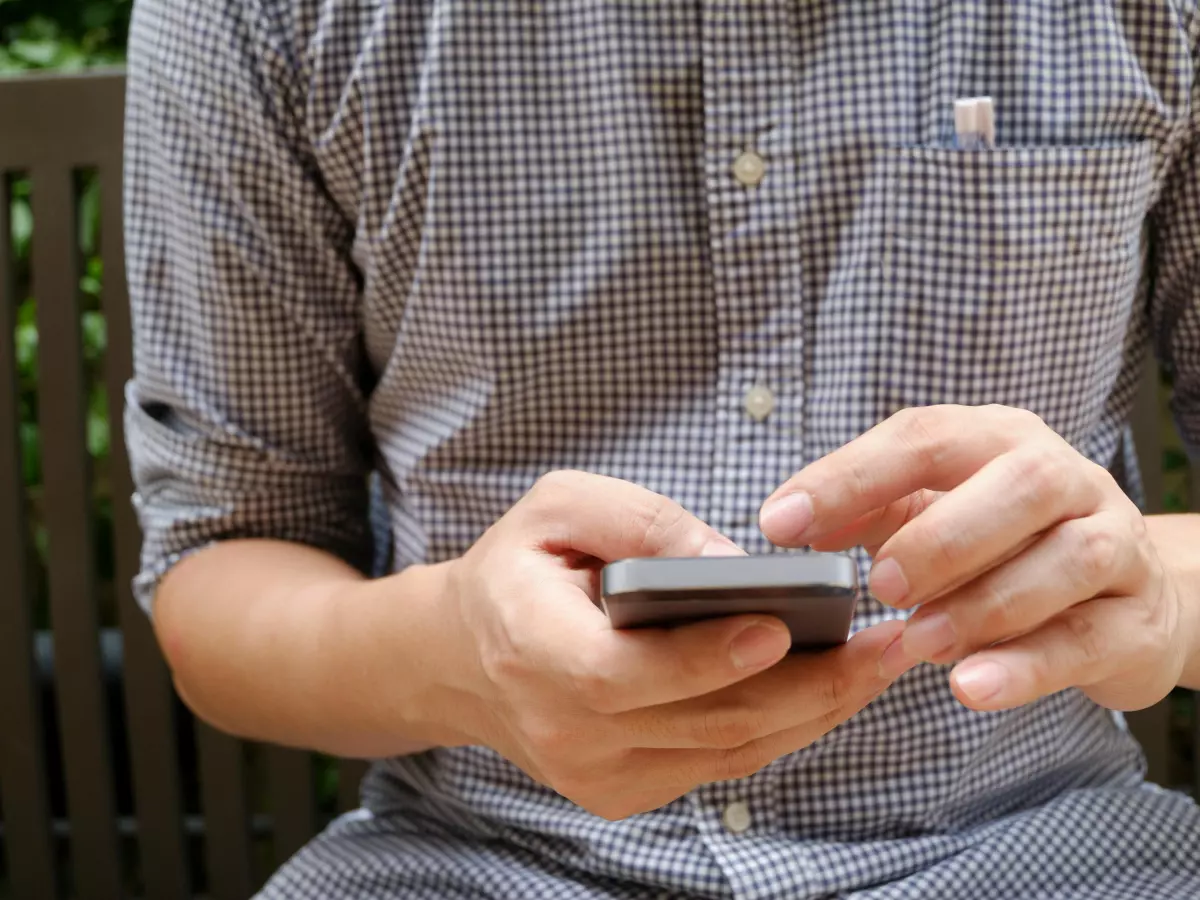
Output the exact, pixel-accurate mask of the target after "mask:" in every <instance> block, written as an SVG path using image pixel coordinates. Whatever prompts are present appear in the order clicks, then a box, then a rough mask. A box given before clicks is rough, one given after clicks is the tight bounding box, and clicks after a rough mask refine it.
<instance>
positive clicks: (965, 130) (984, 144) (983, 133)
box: [954, 97, 996, 150]
mask: <svg viewBox="0 0 1200 900" xmlns="http://www.w3.org/2000/svg"><path fill="white" fill-rule="evenodd" d="M954 136H955V138H956V139H957V142H958V146H959V148H960V149H962V150H991V149H993V148H994V147H995V146H996V108H995V105H994V104H993V103H992V98H991V97H966V98H964V99H962V100H955V101H954Z"/></svg>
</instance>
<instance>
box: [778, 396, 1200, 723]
mask: <svg viewBox="0 0 1200 900" xmlns="http://www.w3.org/2000/svg"><path fill="white" fill-rule="evenodd" d="M761 524H762V529H763V532H764V533H765V534H766V536H767V537H768V538H769V539H770V540H771V541H773V542H774V543H776V544H778V545H781V546H791V547H796V546H801V545H809V546H812V547H813V548H814V549H817V550H843V549H847V548H849V547H853V546H857V545H859V544H861V545H863V546H865V547H866V548H867V550H868V552H870V553H871V555H872V556H873V557H874V565H873V567H872V570H871V576H870V588H871V591H872V593H873V594H874V595H875V596H876V597H877V598H878V599H879V600H880V601H882V602H883V603H886V604H888V605H890V606H893V607H897V608H901V609H908V608H913V607H917V609H916V612H914V613H913V615H912V617H911V619H910V620H909V623H908V626H907V628H906V630H905V633H904V642H905V649H906V650H908V651H909V652H910V653H911V654H912V655H913V656H914V657H917V658H919V659H923V660H927V661H930V662H936V663H950V662H957V665H956V666H955V667H954V670H953V672H952V674H951V684H952V686H953V689H954V692H955V694H956V696H957V697H958V698H959V700H961V701H962V702H963V703H964V704H966V705H967V706H970V707H972V708H975V709H980V710H994V709H1006V708H1010V707H1014V706H1018V705H1021V704H1023V703H1028V702H1030V701H1031V700H1034V699H1036V698H1038V697H1041V696H1044V695H1047V694H1051V693H1054V692H1056V691H1060V690H1063V689H1064V688H1069V687H1080V688H1082V689H1083V690H1084V692H1086V693H1087V694H1088V696H1090V697H1091V698H1092V699H1094V700H1095V701H1096V702H1098V703H1100V704H1102V705H1104V706H1107V707H1110V708H1113V709H1123V710H1132V709H1140V708H1142V707H1145V706H1149V705H1151V704H1153V703H1156V702H1157V701H1158V700H1160V699H1161V698H1162V697H1164V696H1165V695H1166V694H1167V693H1168V692H1169V691H1170V690H1171V688H1172V687H1174V686H1175V684H1176V683H1177V682H1178V681H1179V678H1180V674H1181V672H1182V671H1183V668H1184V665H1185V662H1186V659H1187V655H1188V652H1189V647H1190V645H1191V643H1192V639H1191V636H1190V633H1189V629H1190V628H1191V627H1192V626H1191V623H1190V621H1189V617H1190V616H1191V615H1192V612H1191V611H1190V610H1188V609H1187V608H1185V607H1184V605H1183V604H1182V602H1181V600H1180V597H1181V596H1182V593H1183V592H1181V591H1180V590H1179V587H1178V585H1177V584H1176V583H1175V577H1174V576H1173V575H1171V574H1170V573H1169V572H1168V571H1167V570H1166V568H1165V567H1164V566H1163V564H1162V562H1161V561H1160V559H1159V555H1158V553H1157V552H1156V550H1155V548H1154V545H1153V544H1152V542H1151V540H1150V538H1149V536H1148V533H1147V527H1146V521H1145V519H1144V518H1143V516H1142V514H1141V512H1139V510H1138V509H1137V507H1136V506H1135V505H1134V504H1133V503H1132V502H1131V501H1130V500H1129V498H1128V497H1126V495H1125V494H1124V493H1123V492H1122V490H1121V488H1120V487H1119V486H1118V485H1117V483H1116V482H1115V481H1114V479H1113V478H1112V476H1111V475H1110V474H1109V473H1108V472H1107V471H1106V470H1105V469H1104V468H1102V467H1101V466H1098V465H1096V464H1095V463H1093V462H1091V461H1089V460H1088V459H1086V458H1085V457H1083V456H1082V455H1080V454H1079V453H1078V452H1077V451H1076V450H1074V449H1073V448H1072V447H1071V446H1070V445H1069V444H1068V443H1067V442H1066V441H1064V440H1063V439H1062V438H1061V437H1059V436H1058V435H1057V434H1056V433H1055V432H1054V431H1052V430H1051V429H1050V428H1049V427H1047V426H1046V424H1045V423H1044V422H1042V420H1041V419H1040V418H1038V417H1037V416H1036V415H1034V414H1033V413H1030V412H1026V411H1023V410H1018V409H1011V408H1008V407H1000V406H991V407H961V406H936V407H926V408H919V409H908V410H904V411H902V412H900V413H897V414H896V415H894V416H892V417H891V418H890V419H888V420H887V421H885V422H883V423H882V424H880V425H878V426H877V427H875V428H873V429H872V430H871V431H869V432H867V433H866V434H864V435H862V436H861V437H859V438H858V439H856V440H854V441H851V442H850V443H849V444H847V445H846V446H844V447H842V448H841V449H839V450H837V451H835V452H833V453H831V454H829V455H828V456H826V457H824V458H823V459H821V460H818V461H817V462H815V463H813V464H812V465H810V466H808V467H807V468H805V469H803V470H801V471H800V472H799V473H798V474H796V475H795V476H793V477H792V478H791V479H790V480H788V481H787V482H786V483H785V484H784V485H782V486H781V487H780V488H779V489H778V490H777V491H776V492H775V493H774V494H772V495H771V497H770V498H769V499H768V500H767V502H766V503H765V504H764V505H763V509H762V516H761Z"/></svg>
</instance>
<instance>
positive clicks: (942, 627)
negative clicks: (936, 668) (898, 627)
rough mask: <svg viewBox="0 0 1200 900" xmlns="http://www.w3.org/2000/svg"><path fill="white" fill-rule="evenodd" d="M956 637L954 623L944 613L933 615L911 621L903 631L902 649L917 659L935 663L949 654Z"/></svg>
mask: <svg viewBox="0 0 1200 900" xmlns="http://www.w3.org/2000/svg"><path fill="white" fill-rule="evenodd" d="M956 640H957V637H956V636H955V634H954V623H953V622H951V621H950V616H949V615H947V614H946V613H934V614H933V615H930V616H922V617H921V618H919V619H913V620H911V621H910V622H909V623H908V625H907V626H906V627H905V629H904V647H905V649H906V650H908V652H909V653H911V654H912V655H913V656H915V657H916V658H917V659H927V660H929V661H930V662H936V661H937V659H938V657H940V656H943V655H944V654H946V653H949V652H950V650H951V649H953V647H954V642H955V641H956Z"/></svg>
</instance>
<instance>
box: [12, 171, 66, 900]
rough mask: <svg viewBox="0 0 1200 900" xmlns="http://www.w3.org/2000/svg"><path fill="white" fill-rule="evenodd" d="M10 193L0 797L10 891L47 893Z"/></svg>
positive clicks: (49, 875)
mask: <svg viewBox="0 0 1200 900" xmlns="http://www.w3.org/2000/svg"><path fill="white" fill-rule="evenodd" d="M10 208H11V198H10V192H9V182H8V176H7V174H6V173H4V172H3V171H0V584H2V585H4V591H3V593H2V594H0V598H2V599H0V709H2V710H4V727H3V730H0V799H3V802H4V814H5V817H6V818H7V820H8V822H10V823H11V822H19V823H21V827H20V828H12V827H10V828H8V829H7V830H6V840H5V850H6V851H7V852H6V856H7V864H8V872H9V877H10V879H11V880H12V887H13V891H14V896H17V897H53V896H54V895H55V890H56V889H55V884H54V881H55V878H54V862H53V860H54V857H53V852H52V847H51V840H50V801H49V796H48V792H47V784H48V782H47V778H46V751H45V747H44V743H45V742H44V741H43V739H42V734H43V732H42V722H43V721H44V718H43V717H44V715H45V714H46V712H47V711H46V710H44V709H42V703H41V695H40V693H39V692H38V690H37V686H36V680H35V676H34V663H33V652H32V648H33V643H32V641H33V633H32V622H31V620H30V607H29V603H30V599H31V598H30V584H29V572H28V570H27V559H26V553H27V552H28V550H29V542H28V539H27V531H26V516H25V488H24V478H23V477H22V471H21V450H20V442H19V437H18V426H19V418H20V416H19V411H18V408H17V379H16V374H17V361H16V355H15V353H14V347H13V329H14V327H15V324H16V322H15V315H14V311H15V309H16V300H17V298H16V296H15V291H14V284H13V266H12V258H11V251H12V235H11V233H10V226H9V209H10Z"/></svg>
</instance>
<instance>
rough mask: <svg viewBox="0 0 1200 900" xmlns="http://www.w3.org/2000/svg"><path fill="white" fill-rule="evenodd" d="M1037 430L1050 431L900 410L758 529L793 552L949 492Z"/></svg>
mask: <svg viewBox="0 0 1200 900" xmlns="http://www.w3.org/2000/svg"><path fill="white" fill-rule="evenodd" d="M1038 431H1047V432H1048V431H1049V429H1047V428H1046V426H1045V424H1044V423H1042V421H1041V420H1040V419H1038V418H1037V416H1035V415H1033V414H1032V413H1029V412H1025V411H1023V410H1017V409H1011V408H1008V407H996V406H990V407H965V406H932V407H925V408H914V409H906V410H902V411H901V412H899V413H897V414H896V415H894V416H892V417H891V418H889V419H887V420H886V421H884V422H882V423H881V424H879V425H877V426H875V427H874V428H872V429H871V430H870V431H868V432H867V433H866V434H864V435H862V436H861V437H858V438H856V439H855V440H853V441H851V442H850V443H848V444H846V445H845V446H844V447H841V448H840V449H838V450H835V451H834V452H833V453H830V454H829V455H828V456H825V457H823V458H822V459H819V460H817V461H816V462H814V463H812V464H811V465H809V466H807V467H806V468H804V469H802V470H801V471H800V472H798V473H797V474H796V475H794V476H793V477H792V478H790V479H789V480H788V481H787V482H785V483H784V484H783V485H782V486H781V487H780V488H779V489H778V490H777V491H775V493H774V494H772V495H771V497H769V498H768V499H767V502H766V503H765V504H764V505H763V509H762V512H761V514H760V521H759V524H760V526H761V527H762V530H763V533H764V534H766V536H767V537H768V538H769V539H770V540H771V541H772V542H773V543H775V544H778V545H780V546H799V544H800V543H801V542H802V541H812V540H815V539H819V538H820V537H822V536H824V535H826V534H829V533H831V532H833V531H836V530H838V529H839V528H843V527H845V526H846V525H848V524H850V523H851V522H853V521H854V520H855V519H857V518H859V517H860V516H863V515H866V514H867V513H869V512H870V511H871V510H873V509H877V508H879V507H882V506H888V505H890V504H892V503H895V502H896V501H897V500H899V499H901V498H903V497H905V496H907V495H909V494H912V493H914V492H915V491H918V490H921V489H922V488H928V489H931V490H937V491H948V490H951V489H952V488H954V487H956V486H957V485H958V484H959V483H961V482H962V481H964V480H966V479H967V478H968V477H970V476H971V475H973V474H974V473H975V472H977V471H978V470H979V469H981V468H982V467H983V466H984V465H986V464H987V463H988V462H989V461H990V460H991V459H993V458H995V457H996V456H998V455H1000V454H1001V453H1003V452H1005V451H1007V450H1009V449H1011V448H1012V447H1015V446H1016V445H1017V443H1018V442H1020V441H1022V440H1025V439H1027V438H1028V436H1029V435H1030V434H1033V433H1036V432H1038ZM1051 433H1052V432H1051Z"/></svg>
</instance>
